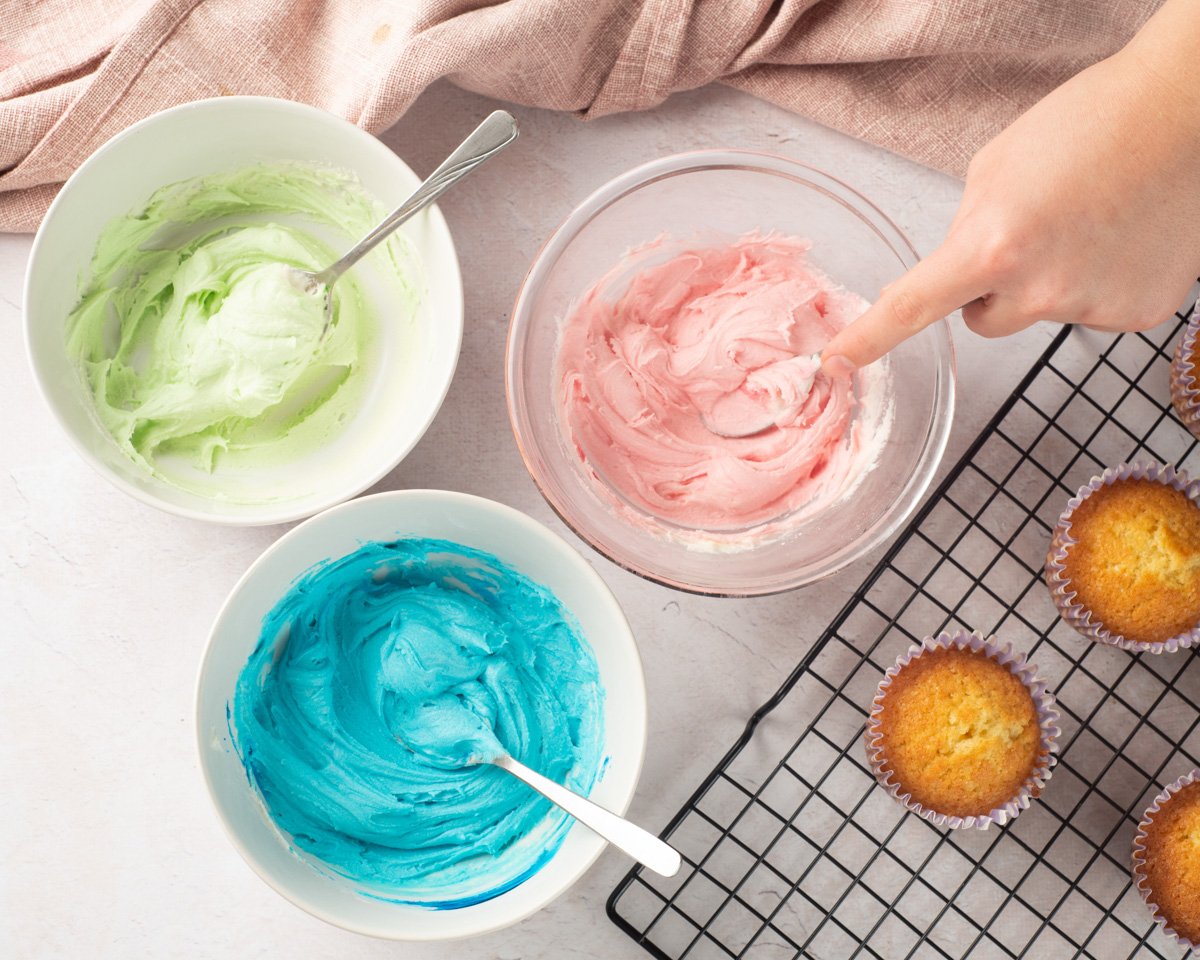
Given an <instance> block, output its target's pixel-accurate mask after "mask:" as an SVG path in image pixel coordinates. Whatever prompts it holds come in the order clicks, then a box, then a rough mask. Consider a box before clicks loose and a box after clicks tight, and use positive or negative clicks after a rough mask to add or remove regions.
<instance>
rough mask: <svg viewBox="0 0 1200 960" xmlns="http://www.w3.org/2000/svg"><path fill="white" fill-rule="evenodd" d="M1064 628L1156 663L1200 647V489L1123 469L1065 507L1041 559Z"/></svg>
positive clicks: (1166, 473)
mask: <svg viewBox="0 0 1200 960" xmlns="http://www.w3.org/2000/svg"><path fill="white" fill-rule="evenodd" d="M1046 582H1047V584H1048V585H1049V587H1050V594H1051V596H1052V597H1053V598H1054V602H1055V604H1056V605H1057V606H1058V610H1059V613H1061V614H1062V617H1063V619H1064V620H1066V621H1067V623H1069V624H1071V626H1073V627H1074V628H1075V629H1076V630H1078V631H1079V632H1080V633H1081V634H1083V635H1084V636H1085V637H1090V638H1092V639H1094V640H1099V641H1101V642H1103V643H1111V644H1114V645H1116V646H1119V647H1122V648H1123V649H1125V650H1131V651H1135V652H1136V651H1142V650H1146V651H1150V652H1151V653H1162V652H1164V651H1166V652H1170V651H1174V650H1178V649H1179V648H1181V647H1190V646H1192V645H1193V644H1195V643H1196V642H1197V641H1198V640H1200V481H1192V480H1189V479H1188V477H1187V476H1186V475H1185V474H1183V473H1177V472H1176V471H1175V469H1174V468H1173V467H1169V466H1160V465H1159V464H1153V463H1134V464H1121V465H1120V466H1116V467H1110V468H1109V469H1107V470H1105V471H1104V473H1103V474H1101V475H1100V476H1099V477H1094V478H1093V479H1092V480H1091V482H1089V483H1088V484H1087V485H1086V486H1084V487H1083V488H1082V489H1081V490H1080V491H1079V493H1077V494H1076V495H1075V496H1074V497H1072V498H1071V500H1069V501H1068V502H1067V509H1066V511H1065V512H1064V513H1063V515H1062V516H1061V517H1060V518H1059V521H1058V526H1057V528H1056V529H1055V531H1054V537H1053V539H1052V540H1051V543H1050V551H1049V553H1048V554H1047V556H1046Z"/></svg>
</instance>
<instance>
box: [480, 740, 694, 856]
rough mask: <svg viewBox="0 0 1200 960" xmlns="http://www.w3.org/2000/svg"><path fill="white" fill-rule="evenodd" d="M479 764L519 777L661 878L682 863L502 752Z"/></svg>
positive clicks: (649, 837) (671, 851)
mask: <svg viewBox="0 0 1200 960" xmlns="http://www.w3.org/2000/svg"><path fill="white" fill-rule="evenodd" d="M477 762H479V763H491V764H494V765H495V766H497V767H499V768H500V769H501V770H507V771H508V772H509V773H511V774H512V775H513V776H514V777H516V778H517V779H518V780H523V781H524V782H525V783H526V784H528V785H529V786H531V787H532V788H533V789H534V790H536V791H537V792H538V793H540V794H541V795H542V796H543V797H545V798H546V799H547V800H549V801H550V802H551V803H553V804H556V805H557V806H559V807H562V809H564V810H566V811H567V813H569V814H570V815H571V816H573V817H574V818H575V819H576V820H578V821H579V822H580V823H582V824H583V825H584V826H585V827H588V828H589V829H590V830H591V831H592V832H593V833H597V834H599V835H600V836H601V837H603V838H604V839H605V840H607V841H608V842H609V843H611V844H612V845H613V846H614V847H616V848H617V849H618V850H621V851H622V852H624V853H627V854H628V855H629V856H631V857H633V859H634V860H636V861H637V862H638V863H640V864H642V865H643V866H646V867H649V868H650V869H651V870H653V871H654V872H655V873H657V874H660V875H662V876H664V877H673V876H675V874H677V873H678V872H679V868H680V867H681V866H682V865H683V859H682V858H681V857H680V856H679V853H678V852H677V851H676V850H675V848H674V847H672V846H670V845H669V844H667V843H666V842H664V841H662V840H660V839H659V838H658V837H656V836H655V835H654V834H652V833H650V832H649V831H648V830H643V829H642V828H641V827H639V826H638V825H637V824H636V823H631V822H630V821H628V820H626V819H625V818H624V817H618V816H617V815H616V814H615V813H613V812H611V811H609V810H605V809H604V808H603V807H601V806H597V805H596V804H594V803H592V801H591V800H588V799H587V798H585V797H581V796H580V795H579V794H577V793H574V792H572V791H571V790H568V789H567V788H566V787H564V786H562V785H561V784H558V783H555V782H554V781H553V780H548V779H546V778H545V777H543V776H542V775H541V774H540V773H538V772H537V771H536V770H530V769H529V767H527V766H525V764H523V763H521V762H520V761H519V760H516V759H515V758H513V757H512V756H511V755H509V754H508V753H506V752H501V753H499V754H498V755H497V756H495V757H489V758H486V759H485V758H479V760H478V761H477Z"/></svg>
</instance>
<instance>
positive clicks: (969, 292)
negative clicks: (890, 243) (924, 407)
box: [821, 246, 989, 369]
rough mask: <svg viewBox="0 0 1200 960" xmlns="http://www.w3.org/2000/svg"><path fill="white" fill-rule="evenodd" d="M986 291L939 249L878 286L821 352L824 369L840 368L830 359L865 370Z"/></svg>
mask: <svg viewBox="0 0 1200 960" xmlns="http://www.w3.org/2000/svg"><path fill="white" fill-rule="evenodd" d="M988 292H989V291H988V289H987V284H986V282H985V281H984V280H983V278H982V276H980V275H979V274H978V273H977V272H976V271H973V270H970V269H968V267H967V265H966V264H965V263H964V262H963V261H962V260H961V259H960V258H959V257H957V256H956V255H955V254H953V253H952V252H949V251H947V248H946V247H945V246H941V247H938V248H937V249H936V250H935V251H933V253H931V254H930V255H929V256H928V257H926V258H925V259H924V260H922V261H921V262H920V263H918V264H917V265H916V266H915V267H913V268H912V269H911V270H909V271H908V273H906V274H904V276H902V277H901V278H900V279H899V280H897V281H896V282H895V283H892V284H890V285H888V286H887V287H886V288H884V290H883V292H882V294H881V295H880V297H879V299H878V300H876V301H875V303H873V304H872V305H871V307H870V308H869V309H868V310H867V312H866V313H864V314H863V315H862V316H861V317H859V318H858V319H857V320H855V321H854V322H853V323H852V324H850V326H848V327H846V328H845V329H844V330H841V331H839V332H838V334H837V335H836V336H835V337H834V338H833V339H832V340H830V341H829V343H828V344H827V345H826V347H825V349H824V350H823V351H822V353H821V362H822V364H824V365H825V366H826V368H827V369H829V368H830V367H831V366H834V367H837V366H840V367H843V368H844V367H845V365H846V364H845V363H844V362H841V361H834V360H833V358H834V357H844V358H845V360H846V361H848V362H849V363H850V364H851V365H852V366H853V367H854V368H858V367H865V366H866V365H867V364H868V363H874V362H875V361H876V360H878V359H879V358H880V357H882V356H883V355H884V354H885V353H887V352H888V351H889V350H891V349H892V348H893V347H895V346H897V345H898V344H900V343H902V342H903V341H905V340H907V339H908V338H909V337H911V336H914V335H915V334H917V333H920V332H921V331H922V330H924V329H925V328H926V327H927V326H929V325H930V324H931V323H934V322H936V321H938V320H940V319H942V317H945V316H947V315H948V314H951V313H953V312H954V311H955V310H957V309H958V308H959V307H961V306H962V305H963V304H964V303H969V302H970V301H972V300H974V299H975V298H976V297H981V296H983V295H984V294H986V293H988ZM831 361H832V363H831Z"/></svg>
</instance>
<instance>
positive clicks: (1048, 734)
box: [865, 630, 1060, 830]
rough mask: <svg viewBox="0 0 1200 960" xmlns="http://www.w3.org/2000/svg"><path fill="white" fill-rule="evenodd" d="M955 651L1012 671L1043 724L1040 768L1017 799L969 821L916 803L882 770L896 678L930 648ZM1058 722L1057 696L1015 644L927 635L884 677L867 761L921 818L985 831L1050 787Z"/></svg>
mask: <svg viewBox="0 0 1200 960" xmlns="http://www.w3.org/2000/svg"><path fill="white" fill-rule="evenodd" d="M951 647H957V648H958V649H960V650H972V651H977V652H982V653H984V654H986V655H987V656H988V657H990V658H991V659H992V660H995V661H996V662H997V663H999V664H1001V665H1003V666H1005V667H1007V668H1008V669H1009V670H1010V671H1011V672H1012V673H1013V675H1014V676H1016V678H1017V679H1018V680H1020V681H1021V682H1022V683H1023V684H1025V687H1026V689H1028V690H1029V693H1030V695H1031V696H1032V697H1033V703H1034V707H1035V708H1036V709H1037V716H1038V726H1039V727H1040V728H1041V731H1042V736H1041V744H1040V747H1041V749H1040V750H1039V752H1038V762H1037V765H1036V766H1035V767H1034V768H1033V770H1032V771H1031V772H1030V774H1029V777H1028V778H1027V779H1026V780H1025V783H1024V784H1023V785H1022V786H1021V789H1020V791H1019V792H1018V793H1017V795H1016V796H1015V797H1013V798H1012V799H1011V800H1009V801H1008V802H1007V803H1005V804H1004V805H1003V806H1000V807H997V808H996V809H994V810H992V811H990V812H989V813H986V814H978V815H972V816H969V817H958V816H952V815H950V814H944V813H938V811H936V810H931V809H929V808H928V807H926V806H925V805H924V804H921V803H918V802H917V801H915V800H913V798H912V795H911V794H909V793H906V792H904V787H903V786H902V785H901V784H900V783H899V781H897V780H896V779H895V775H894V774H893V773H891V772H888V771H885V770H884V769H883V766H884V763H885V762H886V757H885V751H884V748H883V730H882V723H881V719H882V713H883V698H884V694H886V693H887V690H888V687H890V686H891V684H892V680H893V679H895V677H896V676H897V675H898V674H899V673H900V671H901V670H903V669H904V668H905V667H907V666H908V665H909V664H910V663H912V662H913V661H914V660H916V659H917V658H918V657H921V656H923V655H924V654H925V653H927V652H929V651H931V650H948V649H950V648H951ZM1058 719H1059V714H1058V708H1057V706H1056V704H1055V700H1054V695H1053V694H1052V693H1051V692H1050V691H1049V689H1048V688H1047V687H1046V682H1045V681H1044V680H1043V679H1042V678H1041V677H1039V676H1037V667H1036V666H1033V665H1031V664H1029V663H1028V662H1026V660H1025V657H1024V656H1023V655H1022V654H1020V653H1018V652H1014V650H1013V648H1012V644H1009V643H1006V644H1005V645H1004V646H1000V645H999V644H997V643H996V642H995V638H994V637H984V635H983V634H981V633H980V632H979V631H977V630H976V631H974V632H973V633H968V632H967V631H965V630H959V631H957V632H955V633H943V634H941V635H940V636H939V637H937V639H934V638H932V637H926V638H925V639H924V640H923V641H921V644H920V645H919V646H914V647H911V648H910V649H909V650H908V652H907V653H905V654H904V655H903V656H902V657H900V659H899V660H897V661H896V663H895V665H894V666H893V667H892V668H891V669H890V670H888V672H887V673H886V674H884V677H883V679H882V680H881V681H880V683H879V689H878V691H876V694H875V699H874V700H873V701H872V705H871V715H870V716H869V717H868V718H867V729H866V734H865V740H866V747H867V761H868V763H869V764H870V766H871V772H872V773H874V775H875V779H876V780H878V781H879V784H880V786H882V787H883V788H884V789H885V790H886V791H887V792H888V794H889V795H890V796H891V797H892V799H893V800H895V801H896V802H897V803H899V804H901V805H902V806H904V807H905V808H906V809H908V810H910V811H912V812H913V813H915V814H916V815H917V816H919V817H923V818H924V819H926V820H928V821H929V822H930V823H932V824H933V825H934V826H937V827H950V828H951V829H954V830H957V829H960V828H962V829H976V830H986V829H987V828H988V827H990V826H991V825H992V824H993V823H995V824H997V825H999V826H1004V824H1005V823H1007V822H1008V821H1009V820H1011V819H1013V818H1014V817H1015V816H1016V815H1017V814H1019V813H1020V812H1021V811H1022V810H1024V809H1026V808H1027V807H1028V806H1029V804H1030V803H1031V802H1032V801H1033V800H1034V799H1035V798H1037V797H1038V796H1039V795H1040V794H1041V792H1042V788H1043V787H1045V785H1046V782H1047V781H1048V780H1049V779H1050V774H1051V771H1052V769H1053V767H1054V764H1055V762H1056V757H1055V754H1056V753H1058V736H1059V732H1060V731H1059V728H1058Z"/></svg>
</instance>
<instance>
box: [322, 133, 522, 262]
mask: <svg viewBox="0 0 1200 960" xmlns="http://www.w3.org/2000/svg"><path fill="white" fill-rule="evenodd" d="M516 139H517V121H516V120H514V119H513V116H512V114H510V113H507V112H506V111H504V110H497V111H495V112H494V113H492V114H491V115H490V116H489V117H488V118H487V119H486V120H484V121H483V123H481V124H480V125H479V126H478V127H476V128H475V130H474V132H472V133H471V135H470V136H469V137H467V139H466V140H464V141H463V142H462V143H461V144H459V146H458V149H457V150H455V151H454V152H453V153H452V154H450V156H448V157H447V158H446V159H445V160H444V161H442V164H441V166H439V167H438V168H437V169H436V170H434V171H433V173H431V174H430V175H429V176H428V177H427V178H426V180H425V182H424V183H422V184H421V185H420V186H419V187H417V189H416V191H415V192H414V193H413V195H412V196H410V197H409V198H408V199H407V200H405V201H404V202H403V203H402V204H400V206H399V207H397V208H396V209H395V210H394V211H393V212H392V213H391V214H390V215H389V216H388V217H387V219H386V220H384V221H383V222H382V223H380V224H379V226H377V227H375V229H373V230H372V231H371V232H370V233H368V234H367V235H366V236H365V237H363V238H362V239H361V240H360V241H358V243H357V244H355V245H354V246H353V247H351V248H350V249H349V250H348V251H347V252H346V253H345V254H344V255H343V256H342V258H341V259H340V260H338V261H336V262H335V263H333V264H331V265H330V266H328V267H326V268H325V269H324V270H322V271H321V272H320V273H318V274H317V275H316V277H317V279H318V280H319V281H320V282H322V283H326V284H329V283H332V282H333V281H334V280H336V279H337V278H338V277H339V276H341V275H342V274H343V273H344V272H345V271H346V270H347V269H349V268H350V267H351V266H353V265H354V264H355V263H357V262H358V261H359V260H360V259H361V258H362V257H363V256H365V255H366V254H367V253H369V252H370V251H371V250H373V249H374V248H375V246H376V245H377V244H378V243H379V242H380V241H381V240H383V239H384V238H385V237H387V236H388V235H389V234H391V232H392V231H393V230H395V229H396V228H397V227H398V226H400V224H402V223H404V221H405V220H407V219H408V218H409V217H411V216H412V215H413V214H414V213H416V212H417V211H418V210H421V209H422V208H423V207H426V206H428V205H429V204H431V203H433V201H434V200H436V199H437V198H438V197H440V196H441V195H442V194H443V193H445V192H446V191H447V190H449V189H450V187H452V186H453V185H454V184H455V183H457V182H458V181H459V180H461V179H462V178H463V177H465V176H466V175H467V174H468V173H470V172H471V171H472V170H474V169H475V168H476V167H477V166H479V165H480V164H481V163H483V161H484V160H487V159H488V158H489V157H494V156H495V155H496V154H497V153H499V152H500V151H501V150H503V149H504V148H505V147H507V146H508V145H509V144H510V143H512V142H513V141H514V140H516Z"/></svg>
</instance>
